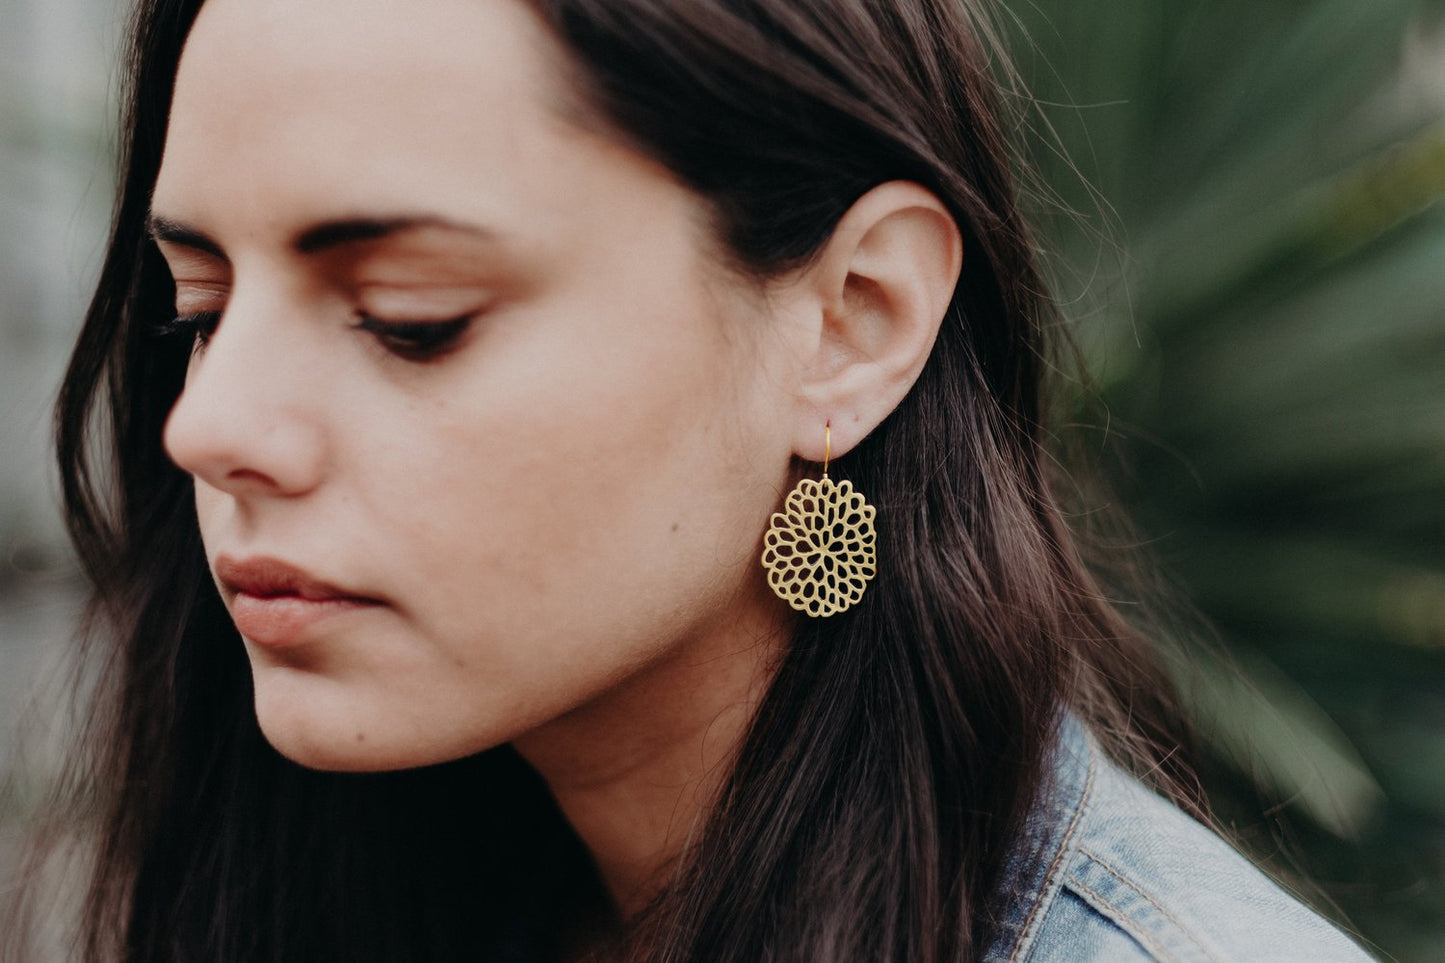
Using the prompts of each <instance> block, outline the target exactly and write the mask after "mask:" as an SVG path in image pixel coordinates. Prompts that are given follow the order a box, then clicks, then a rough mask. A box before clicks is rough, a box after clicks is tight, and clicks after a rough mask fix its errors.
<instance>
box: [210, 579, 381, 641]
mask: <svg viewBox="0 0 1445 963" xmlns="http://www.w3.org/2000/svg"><path fill="white" fill-rule="evenodd" d="M379 604H380V603H377V602H372V601H369V600H366V599H350V598H334V599H304V598H301V597H300V596H299V595H273V596H260V595H248V594H246V593H245V592H241V593H239V594H237V595H236V596H235V597H234V598H233V599H232V601H231V618H232V619H234V620H235V622H236V628H237V629H239V630H240V632H241V634H242V635H243V636H245V637H246V638H247V639H248V640H250V641H251V642H254V643H256V644H257V645H263V646H266V647H268V648H285V647H287V646H292V645H297V644H299V643H301V642H304V641H305V640H306V637H307V636H308V635H310V634H312V633H313V632H314V631H315V630H316V629H317V628H318V627H319V626H320V625H321V623H322V622H325V621H328V620H330V619H334V618H337V617H339V616H342V615H347V614H349V613H352V612H360V611H364V610H366V609H374V608H376V607H377V606H378V605H379Z"/></svg>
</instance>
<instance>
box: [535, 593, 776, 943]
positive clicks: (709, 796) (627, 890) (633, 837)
mask: <svg viewBox="0 0 1445 963" xmlns="http://www.w3.org/2000/svg"><path fill="white" fill-rule="evenodd" d="M765 591H766V590H765ZM776 608H777V607H776V606H775V605H771V604H764V605H761V606H757V607H755V608H753V609H750V612H751V614H749V615H745V616H741V617H738V618H736V619H734V620H732V621H730V623H729V624H728V625H727V626H725V627H724V628H722V629H721V630H712V631H708V632H703V633H700V634H698V635H696V636H694V637H692V638H690V639H688V640H686V641H685V642H683V643H681V644H679V645H678V646H675V647H674V649H673V651H672V652H671V653H670V654H669V655H668V656H667V657H666V658H665V659H663V660H661V661H659V662H658V663H656V664H654V665H652V666H650V667H648V668H646V669H644V670H642V671H641V672H638V673H636V674H635V675H633V676H632V677H630V678H629V679H628V680H627V681H626V682H624V683H622V684H621V685H619V686H617V687H616V688H614V689H612V690H610V691H608V692H607V693H605V694H604V695H603V696H601V697H599V698H597V699H595V700H593V701H592V702H590V703H588V704H587V705H584V706H582V707H579V708H578V709H575V710H573V711H572V712H570V713H568V714H567V715H565V716H562V717H560V718H558V719H556V720H553V721H552V722H550V723H548V724H547V725H545V726H543V727H541V728H540V729H536V730H534V731H532V732H529V733H527V734H526V735H525V736H523V737H521V738H519V739H517V740H516V741H515V743H514V745H515V746H516V748H517V750H518V751H519V752H520V753H521V754H522V756H523V757H524V758H525V759H526V760H527V761H528V762H529V763H530V764H531V765H532V766H533V768H535V769H536V770H537V771H538V772H539V773H540V774H541V775H542V777H543V778H544V779H545V780H546V781H547V784H548V786H549V787H550V789H551V790H552V794H553V796H554V797H555V798H556V800H557V803H558V805H559V806H560V808H561V810H562V812H563V813H564V814H565V815H566V817H567V819H568V821H569V822H570V823H571V824H572V827H573V829H574V830H575V831H576V832H577V834H578V836H580V837H581V839H582V841H583V842H584V843H585V844H586V846H587V848H588V849H589V850H590V851H591V854H592V857H593V859H594V861H595V862H596V864H597V867H598V870H599V871H600V872H601V874H602V878H603V880H604V882H605V883H606V884H607V888H608V890H609V892H610V893H611V895H612V898H613V901H614V902H615V903H616V905H617V908H618V910H619V911H620V912H621V914H622V916H623V918H624V919H626V918H630V917H632V916H635V915H636V914H637V912H639V911H640V910H641V909H643V908H644V907H646V906H647V904H648V903H649V902H650V901H651V900H652V898H653V897H654V896H656V895H657V893H658V892H659V891H660V890H661V889H662V887H663V886H665V885H666V883H667V880H668V878H669V877H670V875H671V870H672V869H673V867H674V866H675V865H676V863H677V860H678V858H679V857H680V856H681V855H682V854H683V852H684V851H685V849H686V848H687V846H688V844H689V843H690V841H691V840H692V839H693V838H694V837H695V836H696V834H698V833H700V832H701V830H702V827H703V825H704V823H705V821H706V819H707V816H708V813H709V812H710V811H711V808H712V804H713V802H714V800H715V799H716V796H717V794H718V792H719V791H720V789H721V788H722V785H723V783H724V781H725V780H726V778H727V776H728V774H729V772H730V771H731V769H732V764H733V761H734V759H735V757H736V753H737V749H738V747H739V744H740V743H741V740H742V738H743V736H744V734H745V733H746V732H747V729H748V726H749V725H750V724H751V722H752V720H753V716H754V714H755V712H756V709H757V706H758V703H759V701H760V700H761V699H762V696H763V693H764V692H765V691H766V689H767V686H768V683H769V682H770V681H771V680H772V675H773V671H774V669H775V667H776V664H777V659H778V657H779V655H780V653H781V650H782V647H783V644H784V642H785V640H786V629H785V625H786V619H785V618H782V617H780V616H779V614H778V613H777V611H776Z"/></svg>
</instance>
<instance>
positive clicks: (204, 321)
mask: <svg viewBox="0 0 1445 963" xmlns="http://www.w3.org/2000/svg"><path fill="white" fill-rule="evenodd" d="M220 323H221V312H219V311H192V312H189V313H187V314H178V315H176V316H175V317H173V318H169V319H167V320H165V321H162V322H161V323H159V324H157V325H156V326H155V328H154V329H153V330H154V332H155V333H156V334H157V335H158V336H160V337H169V336H171V335H180V334H185V335H190V336H191V337H193V338H195V342H196V345H197V347H200V346H204V345H205V344H206V342H208V341H210V340H211V335H213V334H215V333H216V327H217V325H219V324H220Z"/></svg>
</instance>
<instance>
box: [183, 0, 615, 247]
mask: <svg viewBox="0 0 1445 963" xmlns="http://www.w3.org/2000/svg"><path fill="white" fill-rule="evenodd" d="M564 59H565V58H564V57H563V55H562V53H561V51H560V49H559V48H558V46H557V44H556V42H555V41H554V40H553V39H552V38H551V36H550V35H549V34H548V33H547V31H546V30H545V28H544V27H543V26H542V25H541V24H540V22H539V21H538V20H537V19H536V18H535V16H534V15H533V14H532V13H531V11H530V10H529V9H528V8H527V7H525V6H524V5H523V4H522V3H520V2H516V0H407V2H406V3H397V2H396V0H209V2H207V3H206V4H205V6H204V7H203V8H202V10H201V13H200V15H199V17H198V19H197V21H196V24H195V26H194V28H193V29H192V32H191V34H190V36H189V38H188V40H187V44H186V48H185V52H184V54H183V56H182V59H181V65H180V70H179V74H178V76H177V81H176V92H175V99H174V101H173V105H172V110H171V118H170V122H169V127H168V133H167V140H166V147H165V155H164V160H163V164H162V168H161V174H160V177H159V179H158V183H157V185H156V199H155V203H156V206H157V207H158V208H164V209H165V210H167V211H168V212H169V213H173V214H176V215H181V216H185V217H188V218H193V219H195V220H197V221H202V222H204V221H206V220H208V215H209V214H213V213H217V212H215V211H212V210H210V208H212V207H223V206H226V205H230V206H231V208H232V210H231V213H234V207H235V205H236V203H237V202H248V201H262V200H264V206H265V207H266V209H267V210H270V211H273V212H274V211H284V212H286V216H288V217H293V218H296V219H305V218H307V217H311V216H330V215H332V214H335V213H336V211H337V209H338V208H346V207H358V208H364V209H368V210H370V209H375V208H378V207H381V208H386V207H398V208H403V209H411V208H414V207H416V206H418V205H428V206H437V205H441V206H443V207H446V208H455V206H456V205H457V204H458V203H459V201H461V202H463V203H464V202H465V198H467V197H468V196H469V195H477V194H479V193H481V192H480V191H479V188H483V187H485V188H486V189H487V190H486V193H487V194H488V196H489V198H490V202H491V203H493V204H496V203H504V202H505V200H506V199H507V198H509V197H518V196H522V195H525V194H527V193H529V192H530V189H536V188H539V187H542V186H544V185H542V184H539V183H537V182H538V181H540V180H543V179H551V180H553V182H554V183H555V180H556V179H557V178H559V177H565V176H567V174H568V173H569V171H568V170H567V168H569V167H576V166H578V165H579V164H580V163H581V162H582V161H583V160H585V157H578V156H577V155H578V154H579V153H581V154H584V155H585V154H586V153H588V152H586V151H578V150H576V147H577V144H576V141H577V139H578V138H579V137H580V136H581V133H580V130H579V129H578V128H576V127H575V126H574V125H570V124H568V123H567V122H566V121H565V119H564V118H565V116H566V115H567V113H568V111H569V110H570V109H571V107H570V96H569V93H570V92H569V90H568V88H567V85H566V84H565V83H564V82H563V80H562V78H563V77H564V76H565V70H564ZM596 150H597V145H596V144H593V145H592V151H591V153H594V154H595V152H596ZM593 159H594V160H596V159H597V158H595V157H594V158H593ZM583 166H585V165H583ZM479 177H480V178H481V179H482V180H484V181H485V183H479Z"/></svg>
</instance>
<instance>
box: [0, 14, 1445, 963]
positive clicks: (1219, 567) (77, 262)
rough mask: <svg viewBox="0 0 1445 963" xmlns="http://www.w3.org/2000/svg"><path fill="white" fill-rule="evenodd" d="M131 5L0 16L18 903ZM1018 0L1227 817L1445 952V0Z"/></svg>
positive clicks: (8, 830)
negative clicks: (68, 384)
mask: <svg viewBox="0 0 1445 963" xmlns="http://www.w3.org/2000/svg"><path fill="white" fill-rule="evenodd" d="M123 7H124V2H123V0H0V414H3V417H0V886H3V881H4V880H5V878H6V876H7V874H8V873H9V871H10V870H11V868H12V866H13V862H14V857H15V853H16V850H17V846H18V840H19V837H20V834H21V832H22V830H23V827H24V825H25V823H26V821H27V819H28V818H29V816H30V815H31V814H32V813H33V811H34V808H35V807H36V805H38V803H37V799H39V798H40V791H41V789H42V788H43V786H44V784H45V782H46V780H47V779H49V778H50V777H51V775H52V774H53V772H54V767H55V763H56V760H57V759H58V755H59V747H60V746H61V745H63V741H64V738H65V724H64V719H65V714H64V712H63V711H61V707H63V706H64V700H63V698H62V696H63V684H62V683H63V672H62V669H63V667H64V660H65V654H66V652H67V642H68V639H69V635H70V633H71V630H72V626H73V622H74V618H75V613H76V600H77V598H78V596H79V592H80V589H81V586H80V583H79V580H78V578H77V575H76V572H75V569H74V566H73V563H72V562H71V560H70V557H69V555H68V551H67V549H66V547H65V540H64V537H63V534H62V532H61V527H60V524H59V521H58V515H57V510H56V499H55V494H54V492H55V484H54V481H53V478H52V475H51V471H50V466H49V454H48V447H47V444H48V439H47V432H48V427H49V411H48V409H49V406H50V404H51V402H52V400H53V396H54V393H55V389H56V385H57V383H58V380H59V377H60V372H61V368H62V365H63V363H64V358H65V354H66V351H67V348H68V344H69V342H70V340H71V339H72V337H73V336H74V334H75V332H76V330H77V326H78V322H79V318H80V314H81V312H82V310H83V307H84V303H85V300H86V294H87V288H88V286H89V284H90V280H91V278H92V276H93V273H94V271H95V269H96V264H97V260H98V257H99V254H100V247H101V243H102V237H103V234H104V229H105V224H106V221H107V218H108V211H109V203H110V189H111V181H110V177H111V172H110V169H109V165H110V163H111V151H112V144H111V141H112V137H113V125H112V122H111V116H112V113H113V109H112V94H113V87H114V83H113V80H112V76H113V64H114V62H115V53H114V51H115V47H116V44H117V42H118V38H119V34H120V24H121V22H122V20H123V17H124V11H123ZM1002 13H1003V15H1002V17H1001V20H1002V22H1003V26H1004V32H1005V33H1006V34H1007V36H1008V40H1009V44H1010V47H1011V49H1012V50H1013V52H1014V57H1015V60H1016V64H1017V67H1018V69H1019V71H1020V73H1021V75H1022V77H1023V79H1024V82H1025V84H1026V85H1027V86H1028V87H1029V88H1030V89H1031V90H1032V92H1033V94H1034V96H1035V99H1036V104H1035V106H1034V107H1033V108H1031V109H1030V110H1029V111H1026V112H1024V113H1023V114H1021V116H1020V121H1019V122H1020V124H1021V129H1020V135H1021V136H1022V137H1024V138H1025V139H1027V140H1029V141H1031V143H1032V146H1033V149H1034V154H1035V162H1036V165H1037V167H1038V169H1039V175H1040V176H1039V178H1038V181H1039V184H1041V185H1047V187H1042V186H1041V187H1037V188H1035V189H1034V191H1033V194H1034V197H1033V203H1034V205H1035V207H1036V208H1037V209H1038V210H1039V211H1040V219H1041V224H1042V226H1043V227H1044V232H1045V236H1046V240H1047V245H1048V247H1049V249H1050V250H1051V251H1052V254H1051V256H1050V267H1051V275H1052V276H1053V278H1054V281H1055V284H1056V287H1057V290H1058V293H1059V296H1060V298H1061V301H1062V302H1063V304H1064V309H1065V312H1066V314H1067V315H1068V316H1069V317H1071V318H1072V319H1074V321H1075V322H1076V327H1077V334H1078V338H1079V341H1080V344H1081V347H1082V349H1083V351H1084V353H1085V355H1086V358H1087V360H1088V363H1089V366H1090V369H1091V371H1092V373H1093V376H1094V379H1095V384H1094V386H1093V390H1092V395H1093V398H1094V402H1093V403H1092V404H1091V405H1090V406H1089V408H1088V410H1089V412H1090V413H1089V414H1088V415H1087V419H1088V421H1089V425H1090V427H1089V428H1087V429H1086V433H1088V434H1089V436H1090V437H1091V438H1093V439H1095V440H1096V441H1097V442H1098V446H1097V450H1098V451H1099V452H1100V453H1107V454H1101V456H1100V460H1101V461H1102V462H1103V463H1104V464H1105V465H1106V466H1108V468H1109V470H1110V471H1111V472H1113V473H1114V475H1115V476H1116V477H1115V478H1114V479H1113V480H1114V484H1115V488H1116V489H1117V491H1118V492H1119V493H1120V498H1121V500H1122V501H1123V504H1124V506H1125V507H1126V508H1127V509H1128V510H1129V511H1130V512H1131V513H1133V514H1134V515H1135V517H1136V518H1137V519H1138V520H1139V522H1140V527H1141V529H1142V531H1144V532H1146V533H1148V538H1147V545H1146V550H1147V551H1148V552H1149V553H1150V555H1151V556H1152V558H1154V559H1155V560H1157V562H1158V565H1159V568H1160V571H1161V573H1164V574H1163V575H1162V576H1161V577H1162V578H1164V579H1166V580H1169V581H1172V582H1173V583H1175V584H1176V585H1177V586H1178V587H1179V592H1180V593H1181V597H1182V598H1184V599H1186V600H1188V601H1190V602H1192V604H1193V606H1194V607H1195V608H1197V609H1198V610H1199V611H1200V612H1201V613H1202V614H1203V615H1204V616H1205V617H1206V618H1207V619H1208V620H1209V622H1210V623H1211V624H1212V625H1213V626H1214V627H1215V628H1214V633H1213V635H1214V638H1213V639H1212V641H1211V638H1210V637H1209V636H1208V635H1206V636H1205V637H1203V638H1201V637H1200V635H1199V634H1198V633H1190V634H1188V635H1187V637H1186V635H1185V634H1183V633H1181V638H1180V639H1178V640H1176V641H1178V642H1179V643H1180V645H1181V646H1183V647H1185V648H1187V649H1189V650H1190V651H1191V658H1188V659H1182V660H1180V661H1179V664H1178V669H1177V671H1178V674H1179V678H1180V682H1181V684H1182V688H1183V691H1184V693H1185V696H1186V700H1187V702H1188V705H1189V708H1190V709H1191V711H1192V713H1193V715H1194V717H1195V719H1196V720H1197V722H1198V724H1199V727H1200V730H1201V734H1202V738H1203V748H1204V757H1205V770H1206V775H1207V778H1208V784H1209V788H1210V790H1211V793H1212V795H1213V797H1214V800H1215V804H1216V807H1217V809H1218V813H1219V816H1220V819H1221V821H1222V822H1223V823H1224V824H1225V825H1226V827H1228V828H1229V829H1230V830H1231V831H1233V832H1234V833H1235V835H1236V836H1237V837H1238V838H1239V839H1240V840H1241V842H1242V843H1243V844H1244V845H1245V846H1246V847H1247V848H1248V849H1249V850H1250V851H1251V852H1252V854H1253V855H1255V856H1256V857H1257V858H1259V859H1260V860H1262V861H1264V862H1266V863H1268V864H1270V865H1272V866H1274V867H1276V868H1277V869H1279V870H1281V871H1283V872H1285V873H1287V874H1293V875H1295V876H1296V877H1309V878H1311V879H1313V880H1315V881H1316V884H1315V885H1316V890H1315V891H1307V895H1309V896H1310V897H1311V898H1312V899H1314V900H1315V901H1316V902H1317V903H1319V904H1320V905H1321V906H1322V907H1324V908H1325V909H1326V911H1327V912H1331V913H1333V914H1335V915H1336V916H1337V917H1338V918H1342V919H1345V920H1347V921H1349V924H1350V925H1352V926H1353V927H1355V928H1356V929H1357V930H1358V931H1359V932H1361V933H1363V934H1364V935H1365V936H1366V937H1367V938H1368V939H1369V940H1371V941H1373V942H1374V944H1375V946H1376V948H1377V952H1379V953H1380V954H1381V955H1382V957H1384V958H1393V959H1397V960H1399V961H1401V963H1432V961H1433V963H1440V961H1445V204H1442V203H1440V202H1441V201H1442V199H1445V0H1430V2H1426V0H1368V2H1365V0H1287V2H1277V3H1268V4H1266V3H1259V2H1258V0H1254V2H1244V0H1209V2H1202V0H1172V2H1170V3H1167V4H1163V3H1158V2H1144V0H1030V2H1025V0H1008V2H1007V3H1006V5H1005V7H1004V9H1003V12H1002ZM1099 402H1102V404H1099ZM1101 412H1102V415H1101ZM1201 643H1203V644H1201Z"/></svg>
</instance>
